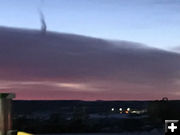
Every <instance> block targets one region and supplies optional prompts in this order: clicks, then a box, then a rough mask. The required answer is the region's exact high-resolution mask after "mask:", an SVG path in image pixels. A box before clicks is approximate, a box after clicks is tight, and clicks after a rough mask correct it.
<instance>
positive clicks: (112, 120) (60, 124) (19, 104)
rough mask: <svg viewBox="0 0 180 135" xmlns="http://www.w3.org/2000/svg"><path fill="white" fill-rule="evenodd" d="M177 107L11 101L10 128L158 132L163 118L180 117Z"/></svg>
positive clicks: (131, 134)
mask: <svg viewBox="0 0 180 135" xmlns="http://www.w3.org/2000/svg"><path fill="white" fill-rule="evenodd" d="M179 106H180V101H93V102H87V101H14V102H13V115H14V117H13V121H14V126H13V128H14V129H16V130H19V131H26V132H31V133H35V134H48V133H49V134H51V133H57V134H59V133H77V134H76V135H79V133H82V134H81V135H86V134H87V133H89V135H101V134H102V133H103V135H105V134H104V133H106V134H107V135H113V134H114V135H128V134H129V135H136V134H138V135H139V134H140V135H141V134H142V135H151V134H153V135H156V134H157V135H161V134H164V133H163V131H164V120H165V119H180V108H179ZM127 110H128V111H127ZM172 114H173V115H172ZM83 133H86V134H83ZM94 133H99V134H94ZM59 135H60V134H59ZM67 135H71V134H67ZM87 135H88V134H87Z"/></svg>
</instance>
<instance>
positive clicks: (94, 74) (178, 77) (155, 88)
mask: <svg viewBox="0 0 180 135" xmlns="http://www.w3.org/2000/svg"><path fill="white" fill-rule="evenodd" d="M0 80H1V82H0V83H1V85H2V86H3V85H5V86H6V87H7V88H5V89H4V90H5V91H8V90H9V89H12V90H14V91H15V92H17V93H18V94H19V98H21V99H23V97H26V98H27V97H28V96H29V98H30V99H38V98H42V99H43V98H44V99H87V100H91V99H92V100H94V99H119V100H121V99H156V98H161V97H163V96H168V97H170V98H171V99H177V98H178V97H180V93H179V90H180V54H178V53H172V52H168V51H164V50H160V49H156V48H151V47H148V46H145V45H142V44H139V43H133V42H128V41H110V40H103V39H98V38H91V37H85V36H79V35H72V34H64V33H53V32H47V33H46V34H45V35H44V34H42V33H41V32H40V31H34V30H24V29H12V28H4V27H1V28H0ZM15 82H16V83H15ZM18 82H19V83H20V82H25V84H26V85H24V84H23V85H20V84H21V83H20V84H18ZM30 82H31V83H30ZM35 82H39V83H37V84H36V83H35ZM45 83H48V84H45ZM54 83H57V84H60V85H58V86H59V87H57V85H54ZM51 84H53V85H51ZM71 86H72V87H71ZM73 87H74V88H73ZM78 88H80V89H82V90H77V89H78ZM86 88H87V89H86ZM74 89H76V90H77V91H75V90H74ZM2 91H3V90H2ZM102 91H103V92H102Z"/></svg>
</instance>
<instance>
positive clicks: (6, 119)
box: [0, 93, 15, 135]
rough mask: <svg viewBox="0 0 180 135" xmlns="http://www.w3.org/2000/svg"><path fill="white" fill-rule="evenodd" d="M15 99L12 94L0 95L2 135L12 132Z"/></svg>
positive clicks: (0, 131) (0, 134)
mask: <svg viewBox="0 0 180 135" xmlns="http://www.w3.org/2000/svg"><path fill="white" fill-rule="evenodd" d="M13 98H15V94H12V93H0V135H7V134H8V132H9V131H10V130H12V118H11V103H12V99H13Z"/></svg>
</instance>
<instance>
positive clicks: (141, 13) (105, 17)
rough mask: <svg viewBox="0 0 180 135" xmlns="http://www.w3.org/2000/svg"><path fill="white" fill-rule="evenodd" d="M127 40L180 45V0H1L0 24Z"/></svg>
mask: <svg viewBox="0 0 180 135" xmlns="http://www.w3.org/2000/svg"><path fill="white" fill-rule="evenodd" d="M39 9H41V10H42V11H43V13H44V16H45V19H46V22H47V27H48V30H50V31H57V32H65V33H74V34H81V35H87V36H92V37H100V38H106V39H117V40H127V41H134V42H140V43H144V44H147V45H149V46H154V47H158V48H163V49H173V48H176V47H177V46H179V45H180V38H179V35H180V31H179V29H180V25H179V24H180V1H179V0H111V1H109V0H76V1H74V0H53V1H52V0H31V1H24V0H18V1H16V0H9V1H7V0H1V4H0V18H1V21H0V25H1V26H10V27H20V28H31V29H39V28H40V21H39V13H38V10H39Z"/></svg>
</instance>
